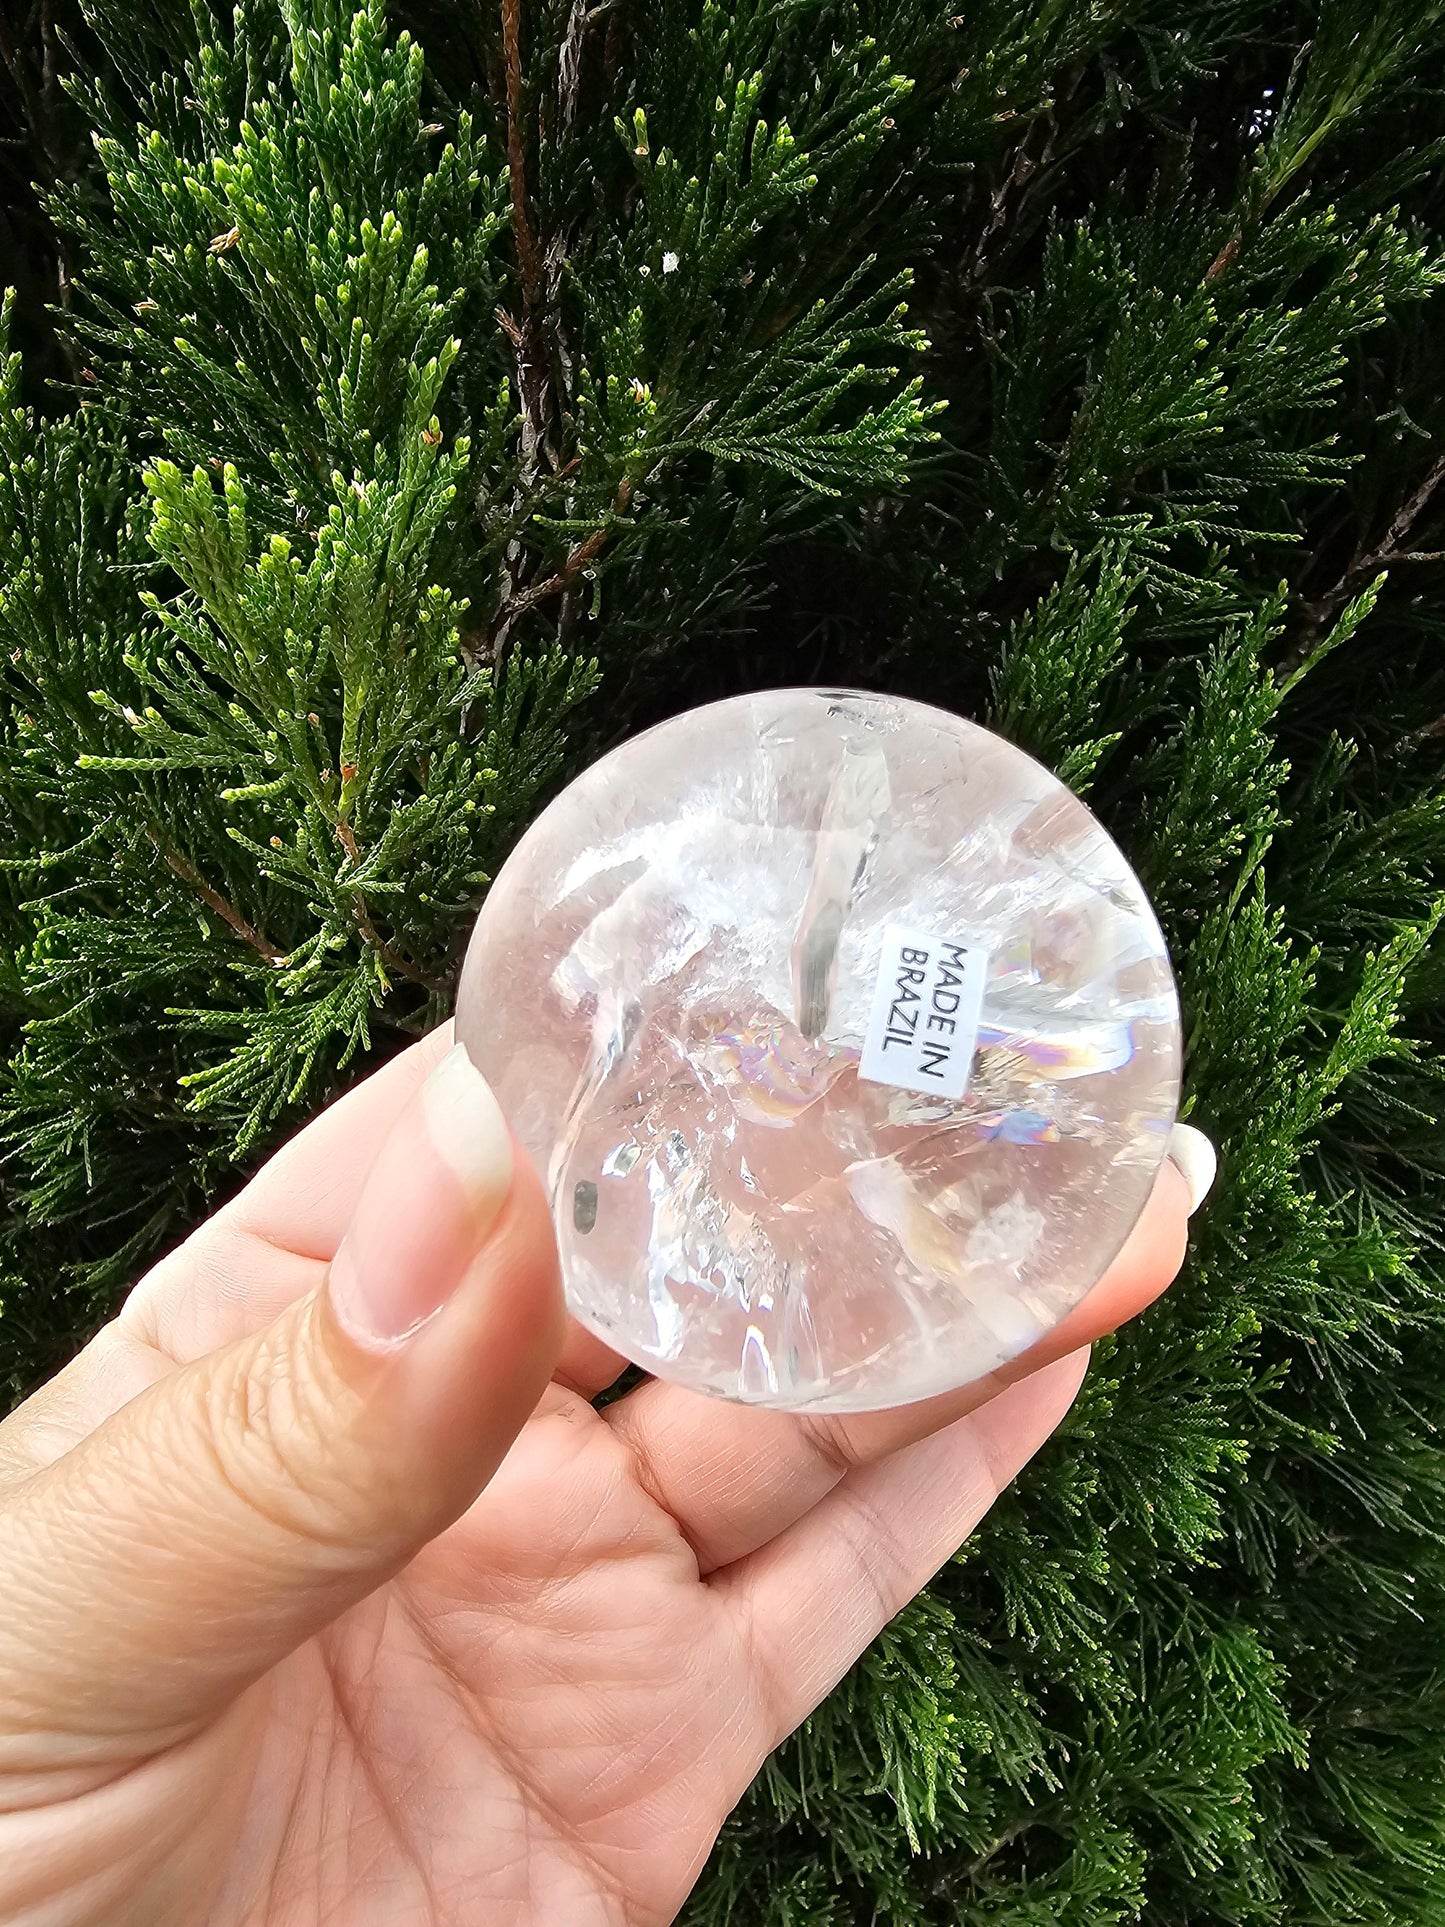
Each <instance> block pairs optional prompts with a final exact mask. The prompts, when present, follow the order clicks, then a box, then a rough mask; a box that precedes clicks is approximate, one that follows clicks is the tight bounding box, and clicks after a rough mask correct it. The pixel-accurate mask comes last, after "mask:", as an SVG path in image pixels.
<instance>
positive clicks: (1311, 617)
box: [1279, 452, 1445, 680]
mask: <svg viewBox="0 0 1445 1927" xmlns="http://www.w3.org/2000/svg"><path fill="white" fill-rule="evenodd" d="M1442 482H1445V452H1442V453H1441V454H1440V455H1438V456H1437V457H1436V458H1435V460H1434V462H1433V463H1432V464H1431V466H1430V468H1429V471H1428V472H1427V473H1426V475H1425V478H1424V480H1423V481H1422V482H1421V483H1420V485H1419V487H1418V488H1417V489H1416V490H1415V492H1414V493H1413V494H1412V495H1411V496H1409V497H1408V499H1407V500H1406V501H1404V502H1402V503H1401V505H1400V507H1399V508H1398V509H1397V510H1396V512H1395V515H1394V517H1393V518H1392V520H1391V522H1390V526H1389V528H1388V529H1386V531H1385V533H1384V535H1383V536H1382V537H1381V538H1380V540H1379V541H1378V542H1377V543H1376V544H1375V546H1374V547H1373V548H1372V549H1369V550H1363V551H1362V550H1360V549H1358V548H1357V549H1356V550H1355V554H1354V558H1353V560H1352V561H1351V563H1350V566H1349V567H1348V568H1347V569H1346V570H1345V572H1344V574H1343V575H1342V576H1341V577H1340V578H1339V580H1338V581H1337V582H1336V583H1335V584H1334V585H1333V586H1332V587H1331V588H1329V589H1327V590H1326V591H1325V593H1324V594H1323V595H1322V596H1317V597H1316V598H1315V600H1314V601H1313V602H1307V603H1305V605H1304V607H1303V609H1302V610H1301V618H1302V620H1301V626H1300V632H1299V634H1298V635H1297V636H1296V638H1295V640H1294V642H1293V643H1292V644H1291V645H1290V648H1289V650H1288V652H1287V654H1286V655H1285V657H1284V659H1283V661H1282V662H1281V663H1280V667H1279V674H1280V677H1281V679H1282V680H1283V679H1284V678H1286V677H1289V676H1291V675H1293V674H1294V672H1295V670H1297V669H1298V668H1299V666H1300V664H1301V663H1303V662H1304V660H1305V658H1306V657H1307V656H1308V655H1309V653H1310V651H1311V650H1312V649H1313V648H1314V645H1315V643H1316V641H1317V640H1318V638H1319V635H1320V631H1321V630H1322V629H1323V628H1324V627H1325V624H1326V623H1328V622H1329V621H1330V620H1331V619H1332V618H1333V617H1334V616H1335V615H1336V614H1337V613H1338V612H1339V610H1340V609H1342V608H1343V607H1344V605H1345V604H1346V603H1347V602H1348V601H1349V600H1350V598H1351V597H1352V596H1353V595H1356V594H1357V593H1358V592H1359V591H1360V590H1361V589H1362V588H1363V587H1364V586H1365V584H1366V583H1367V582H1370V581H1372V580H1373V579H1374V577H1375V576H1377V575H1379V573H1380V572H1381V570H1382V569H1389V568H1393V567H1394V566H1395V565H1396V564H1397V563H1400V562H1432V561H1435V560H1437V559H1438V556H1437V554H1436V553H1435V552H1433V551H1428V550H1410V549H1408V548H1407V547H1406V543H1407V541H1408V539H1409V536H1410V533H1411V531H1412V530H1413V528H1414V526H1415V524H1416V523H1417V522H1418V521H1419V519H1420V517H1421V516H1422V515H1423V514H1424V513H1425V511H1426V509H1427V508H1428V507H1429V506H1430V503H1431V501H1432V499H1433V497H1434V495H1435V492H1436V490H1437V489H1438V488H1439V487H1440V484H1441V483H1442Z"/></svg>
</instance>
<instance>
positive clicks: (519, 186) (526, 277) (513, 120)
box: [502, 0, 542, 314]
mask: <svg viewBox="0 0 1445 1927" xmlns="http://www.w3.org/2000/svg"><path fill="white" fill-rule="evenodd" d="M521 27H522V0H502V46H503V49H504V51H505V54H506V62H507V177H508V181H509V183H510V186H511V190H512V232H513V234H514V236H515V237H516V242H517V267H518V269H519V270H520V273H521V277H522V302H523V307H524V309H525V311H526V312H527V313H528V314H534V313H537V312H539V311H540V309H541V307H542V257H541V255H540V253H539V252H538V249H537V237H536V235H535V234H534V233H533V232H532V216H531V211H530V209H529V208H528V205H527V157H526V154H525V152H524V150H523V146H522V41H521Z"/></svg>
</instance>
